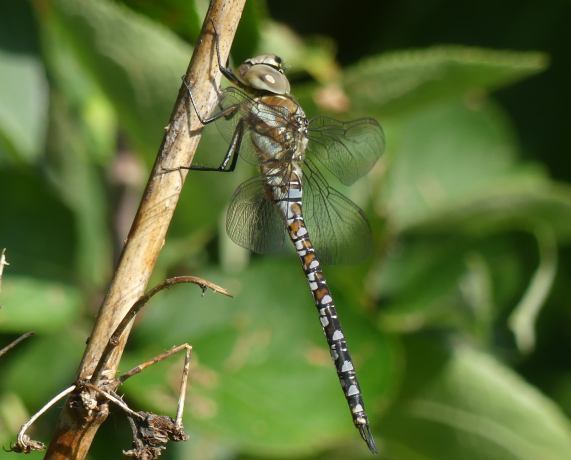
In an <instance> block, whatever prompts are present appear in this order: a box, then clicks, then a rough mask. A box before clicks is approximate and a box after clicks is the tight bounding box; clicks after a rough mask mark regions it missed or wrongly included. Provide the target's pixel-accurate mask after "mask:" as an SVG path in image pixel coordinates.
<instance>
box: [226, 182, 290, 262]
mask: <svg viewBox="0 0 571 460" xmlns="http://www.w3.org/2000/svg"><path fill="white" fill-rule="evenodd" d="M226 232H227V233H228V236H229V237H230V239H231V240H232V241H234V243H236V244H237V245H239V246H242V247H243V248H246V249H250V250H251V251H253V252H257V253H259V254H265V253H272V252H279V251H281V250H282V249H283V248H284V241H285V238H286V230H285V222H284V220H283V218H282V216H281V214H280V213H279V210H278V209H277V207H276V206H275V205H274V203H273V202H272V200H271V199H270V198H268V196H267V195H266V191H265V189H264V182H263V180H262V178H261V177H260V176H256V177H253V178H252V179H249V180H247V181H246V182H244V183H242V184H241V185H240V186H239V187H238V188H237V189H236V191H235V192H234V195H233V196H232V201H231V202H230V206H229V207H228V213H227V214H226Z"/></svg>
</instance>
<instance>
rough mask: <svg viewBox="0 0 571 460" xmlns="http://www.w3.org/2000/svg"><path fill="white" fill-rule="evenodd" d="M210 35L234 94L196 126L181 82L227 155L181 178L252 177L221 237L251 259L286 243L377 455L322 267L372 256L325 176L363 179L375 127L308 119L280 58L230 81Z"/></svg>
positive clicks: (248, 63)
mask: <svg viewBox="0 0 571 460" xmlns="http://www.w3.org/2000/svg"><path fill="white" fill-rule="evenodd" d="M214 35H215V45H216V53H217V56H218V67H219V69H220V71H221V73H222V74H223V75H224V76H225V77H226V79H228V81H229V82H230V83H232V84H233V86H229V87H227V88H225V89H223V90H220V91H219V98H218V104H217V107H216V108H215V109H214V111H213V112H212V113H211V114H209V115H208V116H202V115H201V114H200V113H199V110H198V109H197V106H196V103H195V100H194V97H193V94H192V88H191V86H190V85H189V84H188V83H187V82H186V81H184V79H183V81H184V82H185V84H186V87H187V90H188V96H189V99H190V102H191V104H192V106H193V109H194V111H195V113H196V115H197V117H198V119H199V120H200V122H201V123H202V124H203V125H209V124H211V123H214V124H216V125H217V126H219V128H220V130H221V132H222V133H223V134H224V135H225V136H226V137H227V139H228V141H229V146H228V149H227V151H226V154H225V156H224V157H223V158H222V161H221V162H220V163H219V164H218V165H216V166H204V165H192V166H190V167H189V168H187V169H192V170H200V171H218V172H231V171H234V169H235V167H236V164H237V161H238V158H239V157H241V158H243V159H244V160H245V161H247V162H249V163H252V164H254V165H255V166H256V168H257V174H256V175H255V176H254V177H252V178H250V179H248V180H247V181H245V182H244V183H242V184H241V185H240V186H239V187H238V188H237V189H236V191H235V192H234V195H233V197H232V200H231V202H230V204H229V207H228V211H227V216H226V231H227V233H228V235H229V237H230V238H231V239H232V240H233V241H234V242H235V243H236V244H238V245H240V246H242V247H244V248H247V249H250V250H251V251H253V252H256V253H270V252H276V251H279V250H281V249H282V248H283V247H284V245H285V244H286V242H287V241H288V240H289V241H290V242H291V243H292V244H293V247H294V248H295V251H296V252H297V255H298V256H299V259H300V261H301V265H302V268H303V272H304V274H305V277H306V278H307V282H308V284H309V289H310V291H311V295H312V297H313V300H314V302H315V306H316V308H317V311H318V314H319V320H320V323H321V326H322V329H323V332H324V333H325V337H326V340H327V343H328V345H329V350H330V354H331V357H332V360H333V363H334V365H335V368H336V370H337V375H338V378H339V382H340V384H341V388H342V390H343V394H344V395H345V398H346V400H347V403H348V406H349V410H350V412H351V416H352V419H353V423H354V425H355V426H356V428H357V429H358V430H359V433H360V435H361V437H362V438H363V440H364V441H365V442H366V444H367V446H368V448H369V449H370V451H371V452H373V453H376V452H377V447H376V445H375V440H374V438H373V435H372V433H371V428H370V424H369V419H368V416H367V413H366V411H365V403H364V401H363V396H362V394H361V388H360V386H359V381H358V380H357V374H356V371H355V365H354V363H353V360H352V359H351V355H350V352H349V348H348V346H347V340H346V338H345V334H344V332H343V329H342V327H341V323H340V321H339V317H338V314H337V309H336V306H335V302H334V300H333V294H332V293H331V290H330V289H329V287H328V284H327V280H326V278H325V275H324V273H323V269H322V262H349V261H352V260H360V259H364V258H365V257H366V256H367V255H368V253H369V252H370V248H371V232H370V228H369V225H368V223H367V220H366V217H365V214H364V213H363V211H362V210H361V209H360V208H359V207H358V206H357V205H356V204H355V203H353V202H352V201H351V200H350V199H349V198H347V197H346V196H344V195H343V194H342V193H340V192H338V191H337V190H335V189H334V188H332V187H331V186H330V185H329V183H328V180H327V175H329V176H334V177H335V178H336V179H337V180H339V181H340V182H341V183H342V184H344V185H351V184H352V183H354V182H355V181H356V180H357V179H359V178H360V177H362V176H364V175H365V174H366V173H368V172H369V171H370V170H371V168H372V167H373V166H374V164H375V163H376V162H377V160H378V159H379V157H380V156H381V154H382V152H383V150H384V145H385V138H384V133H383V130H382V128H381V126H380V125H379V123H378V122H377V121H376V120H375V119H373V118H361V119H358V120H354V121H348V122H345V121H338V120H335V119H332V118H328V117H325V116H317V117H315V118H311V119H309V118H308V117H307V116H306V115H305V113H304V111H303V109H302V107H301V106H300V104H299V103H298V102H297V101H296V99H295V98H294V96H293V95H292V94H291V89H290V82H289V80H288V78H287V77H286V75H285V72H284V64H283V61H282V59H281V58H280V57H278V56H276V55H274V54H262V55H258V56H256V57H253V58H250V59H246V60H245V61H244V62H243V63H242V64H241V65H240V66H239V67H238V68H237V71H236V72H234V71H233V70H232V69H231V68H230V67H229V66H228V63H227V64H226V65H224V64H223V63H222V60H221V57H220V50H219V46H218V36H217V33H216V32H215V34H214ZM220 125H223V127H220Z"/></svg>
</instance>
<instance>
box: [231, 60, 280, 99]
mask: <svg viewBox="0 0 571 460" xmlns="http://www.w3.org/2000/svg"><path fill="white" fill-rule="evenodd" d="M238 78H239V80H240V81H241V82H242V83H243V84H244V85H245V86H247V87H249V88H252V89H255V90H259V91H268V92H270V93H273V94H289V92H290V86H289V81H288V79H287V77H286V76H285V75H284V70H283V66H282V59H281V58H280V57H279V56H276V55H275V54H261V55H259V56H256V57H253V58H250V59H246V60H245V61H244V62H243V63H242V64H241V65H240V67H238Z"/></svg>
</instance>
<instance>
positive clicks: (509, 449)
mask: <svg viewBox="0 0 571 460" xmlns="http://www.w3.org/2000/svg"><path fill="white" fill-rule="evenodd" d="M434 338H435V337H434V336H433V337H432V340H430V339H428V338H424V339H419V338H416V339H412V340H410V341H409V343H408V347H407V357H408V362H407V366H406V368H407V371H406V382H407V386H406V389H405V391H404V393H403V396H402V400H401V401H400V402H399V403H398V404H397V405H396V406H395V407H394V408H393V410H392V411H391V413H390V415H389V416H388V417H386V418H385V419H384V424H383V426H384V429H383V430H384V435H385V438H386V453H387V455H388V457H389V458H398V459H399V460H407V459H413V460H431V459H434V460H442V459H447V460H456V459H458V460H537V459H542V460H563V459H565V458H567V457H568V455H569V452H571V425H570V423H569V420H568V419H567V418H566V417H565V416H564V415H563V414H562V413H561V411H560V410H559V409H558V408H557V406H555V404H554V403H553V402H552V401H550V400H549V399H547V398H546V397H545V396H543V395H542V394H540V393H539V392H538V391H537V390H536V389H535V388H533V387H531V386H530V385H529V384H528V383H526V382H525V381H524V380H522V379H521V377H519V376H518V375H516V374H515V373H514V372H512V371H511V370H510V369H508V368H506V367H505V366H504V365H502V364H501V363H499V362H498V361H496V360H495V359H494V358H492V357H491V356H488V355H486V354H484V353H482V352H479V351H476V350H474V349H471V348H470V347H468V346H466V345H463V344H459V343H455V342H452V343H446V344H444V343H442V342H440V341H438V340H434Z"/></svg>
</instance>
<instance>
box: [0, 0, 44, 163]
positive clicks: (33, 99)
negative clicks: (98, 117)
mask: <svg viewBox="0 0 571 460" xmlns="http://www.w3.org/2000/svg"><path fill="white" fill-rule="evenodd" d="M36 40H37V32H36V28H35V21H34V17H33V15H32V13H31V11H30V7H29V4H28V3H27V2H13V3H10V4H6V5H3V10H2V14H1V15H0V164H1V163H2V162H3V159H2V156H3V154H6V153H7V154H11V155H13V156H14V157H15V158H19V159H20V160H24V161H31V160H35V159H36V158H37V157H38V156H39V155H40V153H41V149H42V147H43V143H44V138H45V130H46V124H47V117H46V114H47V104H48V88H47V82H46V78H45V74H44V67H43V64H42V62H41V57H40V55H39V52H38V51H39V50H38V43H37V42H36ZM2 150H3V151H4V152H2Z"/></svg>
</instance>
